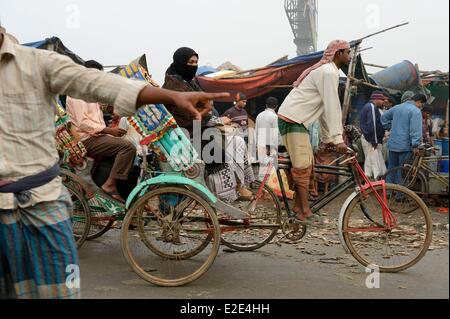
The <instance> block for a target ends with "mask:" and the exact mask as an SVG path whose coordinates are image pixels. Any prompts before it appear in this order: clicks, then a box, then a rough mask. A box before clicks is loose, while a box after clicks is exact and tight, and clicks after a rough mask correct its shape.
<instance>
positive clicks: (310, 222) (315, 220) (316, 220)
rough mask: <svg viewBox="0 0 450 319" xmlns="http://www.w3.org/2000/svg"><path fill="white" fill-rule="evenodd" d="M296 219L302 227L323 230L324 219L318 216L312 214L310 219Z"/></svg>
mask: <svg viewBox="0 0 450 319" xmlns="http://www.w3.org/2000/svg"><path fill="white" fill-rule="evenodd" d="M295 219H296V220H297V221H298V222H299V223H300V224H302V225H307V226H311V227H318V228H321V227H323V226H324V222H323V220H322V218H321V217H320V216H319V215H317V214H312V215H310V216H308V217H303V218H301V217H300V218H299V216H297V217H296V218H295Z"/></svg>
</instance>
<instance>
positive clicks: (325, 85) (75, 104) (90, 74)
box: [0, 29, 432, 298]
mask: <svg viewBox="0 0 450 319" xmlns="http://www.w3.org/2000/svg"><path fill="white" fill-rule="evenodd" d="M351 58H352V57H351V47H350V44H349V43H348V42H346V41H342V40H336V41H333V42H331V43H330V44H329V46H328V47H327V49H326V50H325V52H324V55H323V58H322V59H321V60H320V62H318V63H317V64H315V65H314V66H312V67H311V68H309V69H307V70H306V71H304V72H303V73H302V74H301V75H300V77H299V78H298V80H297V81H296V82H295V83H294V88H293V89H292V91H291V92H290V93H289V95H288V96H287V97H286V99H285V100H284V101H283V102H282V103H281V105H280V103H279V101H278V100H277V99H276V98H275V97H269V98H268V99H267V101H266V103H265V104H266V105H265V110H264V111H263V112H261V113H260V114H259V115H258V116H257V118H256V122H255V123H256V124H255V130H254V131H253V132H252V130H250V129H249V114H248V112H247V110H246V103H247V97H246V95H245V94H244V93H238V94H236V96H235V102H234V105H233V106H232V107H231V108H230V109H228V110H226V111H225V112H224V113H223V114H222V115H220V114H219V112H218V111H217V110H216V109H215V108H214V105H213V103H212V101H213V100H215V99H219V98H223V97H227V96H229V95H228V94H227V93H220V94H210V93H204V92H202V89H201V87H200V85H199V83H198V82H197V80H196V78H195V76H196V73H197V68H198V64H199V54H198V53H197V52H195V51H194V50H193V49H191V48H186V47H183V48H180V49H178V50H177V51H176V52H175V53H174V55H173V63H172V64H171V65H170V66H169V68H168V69H167V71H166V74H165V81H164V84H163V86H162V88H161V89H160V88H155V87H153V86H150V85H147V84H146V83H145V82H138V81H131V80H128V79H125V78H122V77H120V76H117V75H112V74H108V73H105V72H103V67H102V66H101V65H100V64H99V63H97V62H95V61H88V62H87V63H86V68H85V67H82V66H79V65H77V64H75V63H74V62H72V61H71V60H70V59H69V58H67V57H64V56H62V55H59V54H57V53H54V52H49V51H44V50H35V49H31V48H25V47H23V46H20V45H19V44H18V43H17V41H16V40H15V39H14V37H12V36H11V35H9V34H8V33H6V30H4V29H0V74H2V75H1V77H2V79H5V78H6V77H7V78H8V80H7V81H0V134H1V137H2V138H1V139H0V296H6V297H11V298H76V297H79V293H80V291H79V288H76V287H73V288H70V287H68V286H67V285H66V277H67V273H66V269H67V266H68V265H78V255H77V251H76V246H75V243H74V239H73V237H72V229H71V224H70V217H69V216H70V214H69V212H70V210H71V202H70V196H69V194H68V192H67V190H66V189H65V188H64V187H63V186H62V183H61V179H60V178H59V177H58V176H59V171H58V168H57V167H58V154H57V152H56V149H55V147H54V125H53V120H54V111H53V109H52V108H51V107H50V105H52V99H53V98H54V96H55V95H57V94H60V95H67V100H66V110H67V113H68V114H69V116H70V118H71V121H72V123H73V125H74V128H75V132H76V135H77V136H78V137H79V139H80V140H81V141H82V142H83V144H84V145H85V147H86V150H87V153H88V156H91V157H110V156H113V157H115V160H114V164H113V167H112V169H111V172H110V174H109V177H108V179H107V180H106V182H105V183H103V185H100V186H101V189H102V190H103V191H104V192H105V193H106V194H108V195H109V196H111V197H112V198H114V199H116V200H118V201H124V198H122V197H121V196H120V194H119V192H118V189H117V182H118V181H121V180H127V178H128V174H129V172H130V169H131V167H132V165H133V163H134V158H135V157H136V154H140V155H144V156H145V155H146V154H143V152H146V150H145V151H144V150H142V149H141V146H140V144H139V136H137V135H136V134H135V132H134V133H133V132H132V131H133V128H132V127H131V126H129V125H128V124H127V121H126V119H125V117H126V116H129V115H131V114H133V113H134V112H135V110H136V109H137V108H138V107H140V106H142V105H151V104H155V103H162V104H165V106H166V108H167V109H168V110H169V111H170V113H171V114H172V115H173V116H174V118H175V120H176V122H177V123H178V125H179V126H180V127H181V128H183V129H185V131H186V132H188V133H190V134H192V135H191V136H193V135H194V130H195V125H200V129H201V132H202V133H203V132H204V131H207V130H208V129H211V128H214V129H215V130H214V132H215V133H214V134H211V135H209V138H207V139H206V140H202V142H201V146H202V151H203V150H204V149H206V146H207V145H208V144H210V143H216V144H218V146H219V147H218V149H220V150H221V153H220V154H219V155H220V156H218V157H217V156H212V158H214V160H212V161H209V162H207V165H206V181H207V183H208V186H209V188H210V189H211V191H212V192H213V193H215V194H216V195H217V196H218V197H219V198H220V199H222V200H224V201H227V202H233V201H235V200H238V199H241V200H250V199H251V198H252V192H251V191H250V190H249V189H248V188H249V185H250V184H251V183H252V182H253V181H254V180H255V179H256V178H258V177H259V178H261V177H262V176H263V175H264V172H265V171H264V170H260V172H259V175H258V176H255V174H254V171H253V168H252V163H251V161H250V156H249V143H250V141H254V143H255V144H256V150H257V159H258V161H259V162H260V163H261V165H263V164H264V163H267V158H271V157H273V158H276V157H277V156H278V149H279V146H280V145H281V144H282V145H284V147H285V148H286V149H287V152H288V153H289V156H290V160H291V162H292V170H291V177H292V181H293V185H292V187H294V189H295V193H296V196H295V202H294V207H293V211H294V212H295V214H296V216H297V219H298V220H299V221H301V222H304V223H307V224H313V225H315V224H320V223H322V220H321V218H320V216H318V215H317V214H313V213H312V211H311V208H310V199H311V194H317V181H316V179H315V176H316V175H315V172H314V164H315V163H317V162H321V163H324V162H327V161H328V162H329V158H328V157H327V156H326V155H324V154H325V153H324V147H323V146H327V147H330V146H333V147H334V148H335V150H336V153H345V152H347V145H346V144H345V142H344V129H343V121H342V111H341V110H342V107H341V102H340V99H339V94H338V86H339V76H340V70H341V69H343V68H346V67H347V66H348V65H349V63H350V61H351ZM27 68H33V69H32V70H28V69H27ZM425 102H426V97H425V96H424V95H421V94H409V93H407V94H405V96H404V101H403V103H402V104H399V105H396V106H393V104H394V103H393V101H392V100H391V99H390V98H389V97H388V96H386V95H385V94H384V93H383V92H378V91H376V92H374V93H373V94H372V96H371V98H370V101H369V103H368V104H367V105H366V106H365V107H364V108H363V109H362V111H361V117H360V128H361V131H362V134H363V137H362V141H361V143H362V145H363V150H364V154H365V157H366V165H365V170H366V173H367V174H368V175H369V176H371V177H373V178H377V177H379V176H380V175H381V173H382V172H383V171H385V170H386V167H384V168H383V166H382V163H384V162H385V160H387V162H388V165H387V167H388V168H391V167H394V166H400V165H402V163H404V162H405V161H406V160H407V158H408V157H409V156H411V154H413V153H415V152H416V151H417V147H418V146H419V144H420V143H421V141H422V139H423V137H425V139H430V137H431V135H432V123H431V122H430V121H429V114H430V109H429V108H426V107H425V108H423V109H422V107H423V106H424V104H425ZM103 105H109V106H114V112H116V113H117V114H118V115H119V116H121V117H123V118H122V120H120V123H118V126H117V127H114V128H112V127H109V126H108V125H107V123H105V121H104V117H103V113H102V106H103ZM421 109H422V111H423V113H424V114H425V115H424V116H422V112H421ZM313 132H315V133H313ZM387 132H390V134H389V133H387ZM202 136H203V134H202ZM317 137H319V140H320V141H319V142H318V143H317V142H314V141H315V140H316V139H317ZM385 144H387V150H388V158H387V159H386V158H385V157H384V156H383V146H384V145H385ZM202 154H203V153H202ZM203 155H204V154H203ZM215 155H217V154H215ZM376 159H381V164H380V163H378V162H379V161H378V162H377V163H375V162H376V161H377V160H376Z"/></svg>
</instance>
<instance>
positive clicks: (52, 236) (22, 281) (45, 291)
mask: <svg viewBox="0 0 450 319" xmlns="http://www.w3.org/2000/svg"><path fill="white" fill-rule="evenodd" d="M71 210H72V202H71V199H70V195H69V192H68V191H67V189H66V188H65V187H63V186H62V190H61V195H60V196H59V198H58V199H57V200H56V201H52V202H43V203H39V204H37V205H35V206H32V207H28V208H18V209H16V210H2V209H0V298H18V299H30V298H52V299H53V298H78V297H79V294H80V289H79V287H77V286H78V285H77V282H76V280H77V278H75V277H74V274H75V276H76V275H77V274H79V271H77V269H79V268H78V265H79V262H78V253H77V248H76V244H75V240H74V238H73V235H72V222H71V219H70V215H69V213H70V212H71ZM72 279H74V280H72ZM78 280H79V278H78ZM67 283H69V284H67Z"/></svg>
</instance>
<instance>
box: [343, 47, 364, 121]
mask: <svg viewBox="0 0 450 319" xmlns="http://www.w3.org/2000/svg"><path fill="white" fill-rule="evenodd" d="M360 45H361V42H357V43H356V45H355V46H354V47H353V49H352V53H353V54H352V55H353V56H352V60H351V62H350V66H349V68H348V74H347V83H346V84H345V95H344V103H343V110H342V125H345V124H346V123H347V117H348V112H349V111H350V106H351V103H352V92H351V91H352V85H353V80H352V78H355V71H356V64H357V61H358V50H359V46H360Z"/></svg>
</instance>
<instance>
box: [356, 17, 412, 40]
mask: <svg viewBox="0 0 450 319" xmlns="http://www.w3.org/2000/svg"><path fill="white" fill-rule="evenodd" d="M408 24H409V22H405V23H402V24H398V25H396V26H393V27H390V28H387V29H384V30H381V31H378V32H375V33H372V34H369V35H366V36H365V37H362V38H360V39H358V40H356V41H357V42H361V41H362V40H365V39H367V38H371V37H373V36H376V35H378V34H380V33H384V32H387V31H390V30H393V29H397V28H400V27H403V26H405V25H408Z"/></svg>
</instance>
